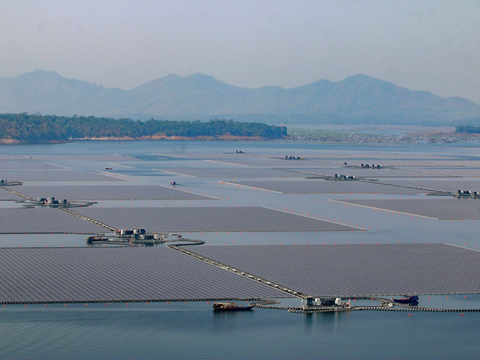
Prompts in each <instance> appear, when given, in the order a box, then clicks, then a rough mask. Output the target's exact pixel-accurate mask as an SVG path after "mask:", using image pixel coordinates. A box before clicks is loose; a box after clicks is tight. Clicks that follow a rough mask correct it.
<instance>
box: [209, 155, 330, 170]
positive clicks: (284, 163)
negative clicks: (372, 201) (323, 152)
mask: <svg viewBox="0 0 480 360" xmlns="http://www.w3.org/2000/svg"><path fill="white" fill-rule="evenodd" d="M209 161H215V162H218V163H220V164H221V163H226V164H235V165H239V166H270V167H307V166H312V167H317V168H318V167H332V166H333V165H332V164H322V163H321V162H318V161H308V160H285V159H269V158H264V157H250V158H243V159H239V158H237V159H221V160H209Z"/></svg>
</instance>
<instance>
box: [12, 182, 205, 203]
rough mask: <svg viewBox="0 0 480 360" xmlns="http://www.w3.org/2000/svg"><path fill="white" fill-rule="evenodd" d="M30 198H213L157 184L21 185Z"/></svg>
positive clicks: (20, 190)
mask: <svg viewBox="0 0 480 360" xmlns="http://www.w3.org/2000/svg"><path fill="white" fill-rule="evenodd" d="M17 191H19V192H21V193H22V194H24V195H27V196H29V197H32V198H37V197H50V196H54V197H56V198H58V199H69V200H213V199H214V198H211V197H206V196H201V195H197V194H192V193H188V192H186V191H180V190H176V189H173V188H167V187H163V186H158V185H138V186H128V185H112V186H104V185H94V186H23V187H22V188H21V189H20V188H19V189H17Z"/></svg>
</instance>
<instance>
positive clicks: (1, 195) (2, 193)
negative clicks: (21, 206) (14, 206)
mask: <svg viewBox="0 0 480 360" xmlns="http://www.w3.org/2000/svg"><path fill="white" fill-rule="evenodd" d="M16 189H18V187H16ZM0 200H7V201H17V200H23V198H22V197H20V196H18V195H15V194H12V193H11V192H10V191H7V190H5V189H0Z"/></svg>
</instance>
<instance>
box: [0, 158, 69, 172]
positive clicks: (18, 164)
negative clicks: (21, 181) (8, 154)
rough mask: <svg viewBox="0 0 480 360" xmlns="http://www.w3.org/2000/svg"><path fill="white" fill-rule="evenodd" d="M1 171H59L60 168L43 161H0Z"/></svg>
mask: <svg viewBox="0 0 480 360" xmlns="http://www.w3.org/2000/svg"><path fill="white" fill-rule="evenodd" d="M0 169H2V170H61V169H62V167H61V166H57V165H54V164H49V163H46V162H43V161H29V160H22V161H11V160H10V161H0Z"/></svg>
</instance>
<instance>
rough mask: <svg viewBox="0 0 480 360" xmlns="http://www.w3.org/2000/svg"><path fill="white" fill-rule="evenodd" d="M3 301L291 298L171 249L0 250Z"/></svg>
mask: <svg viewBox="0 0 480 360" xmlns="http://www.w3.org/2000/svg"><path fill="white" fill-rule="evenodd" d="M0 264H1V269H2V276H1V277H0V303H3V304H8V303H22V304H23V303H40V304H43V303H87V302H135V301H142V302H148V301H207V300H254V299H259V298H264V297H288V295H286V294H284V293H282V292H279V291H277V290H275V289H272V288H270V287H268V286H265V285H262V284H259V283H257V282H254V281H251V280H248V279H245V278H242V277H240V276H238V275H236V274H232V273H229V272H227V271H224V270H222V269H219V268H217V267H215V266H211V265H209V264H206V263H204V262H202V261H199V260H196V259H194V258H192V257H190V256H186V255H183V254H180V253H179V252H176V251H174V250H171V249H168V248H161V247H158V248H137V247H134V248H132V247H122V248H115V247H113V248H64V249H63V248H36V249H0Z"/></svg>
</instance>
